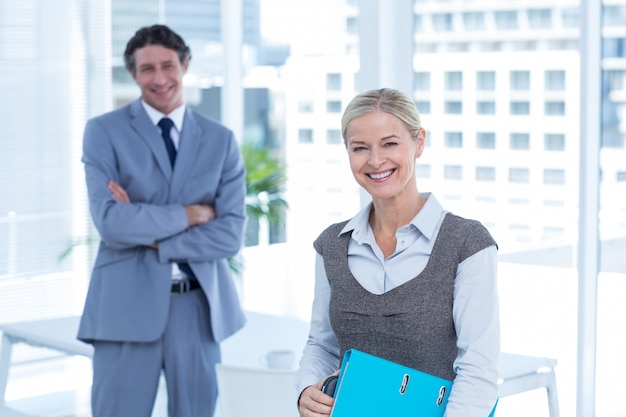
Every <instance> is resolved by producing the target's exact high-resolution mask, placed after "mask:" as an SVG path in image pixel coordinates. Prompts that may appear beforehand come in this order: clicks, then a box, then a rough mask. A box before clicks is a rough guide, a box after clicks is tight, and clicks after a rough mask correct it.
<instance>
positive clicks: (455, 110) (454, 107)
mask: <svg viewBox="0 0 626 417" xmlns="http://www.w3.org/2000/svg"><path fill="white" fill-rule="evenodd" d="M444 106H445V108H444V113H446V114H461V113H463V103H461V102H460V101H446V102H445V104H444Z"/></svg>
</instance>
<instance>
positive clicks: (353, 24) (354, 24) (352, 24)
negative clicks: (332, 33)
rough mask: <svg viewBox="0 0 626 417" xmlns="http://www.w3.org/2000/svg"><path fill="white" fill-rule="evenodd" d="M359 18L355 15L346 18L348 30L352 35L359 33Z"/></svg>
mask: <svg viewBox="0 0 626 417" xmlns="http://www.w3.org/2000/svg"><path fill="white" fill-rule="evenodd" d="M358 22H359V21H358V19H357V18H355V17H349V18H347V19H346V32H347V33H349V34H350V35H357V34H358V33H359V26H358Z"/></svg>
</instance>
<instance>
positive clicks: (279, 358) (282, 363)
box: [261, 350, 295, 369]
mask: <svg viewBox="0 0 626 417" xmlns="http://www.w3.org/2000/svg"><path fill="white" fill-rule="evenodd" d="M294 358H295V355H294V352H293V350H270V351H269V352H267V353H266V354H265V355H263V356H262V357H261V362H263V363H264V364H265V366H267V367H268V368H272V369H290V368H291V367H292V366H293V361H294Z"/></svg>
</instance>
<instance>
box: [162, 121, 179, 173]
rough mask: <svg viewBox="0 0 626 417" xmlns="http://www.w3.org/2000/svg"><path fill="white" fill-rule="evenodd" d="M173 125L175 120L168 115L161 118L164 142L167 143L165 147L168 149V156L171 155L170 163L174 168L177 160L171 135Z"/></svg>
mask: <svg viewBox="0 0 626 417" xmlns="http://www.w3.org/2000/svg"><path fill="white" fill-rule="evenodd" d="M173 126H174V122H172V119H170V118H168V117H164V118H162V119H161V120H159V127H160V128H161V136H162V137H163V142H164V143H165V149H167V156H169V157H170V164H171V165H172V168H174V163H175V162H176V148H175V147H174V142H173V141H172V137H171V136H170V132H171V131H172V127H173Z"/></svg>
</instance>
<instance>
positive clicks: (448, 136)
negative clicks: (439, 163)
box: [444, 132, 463, 148]
mask: <svg viewBox="0 0 626 417" xmlns="http://www.w3.org/2000/svg"><path fill="white" fill-rule="evenodd" d="M444 144H445V145H444V146H445V147H446V148H462V147H463V133H462V132H446V133H445V134H444Z"/></svg>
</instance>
